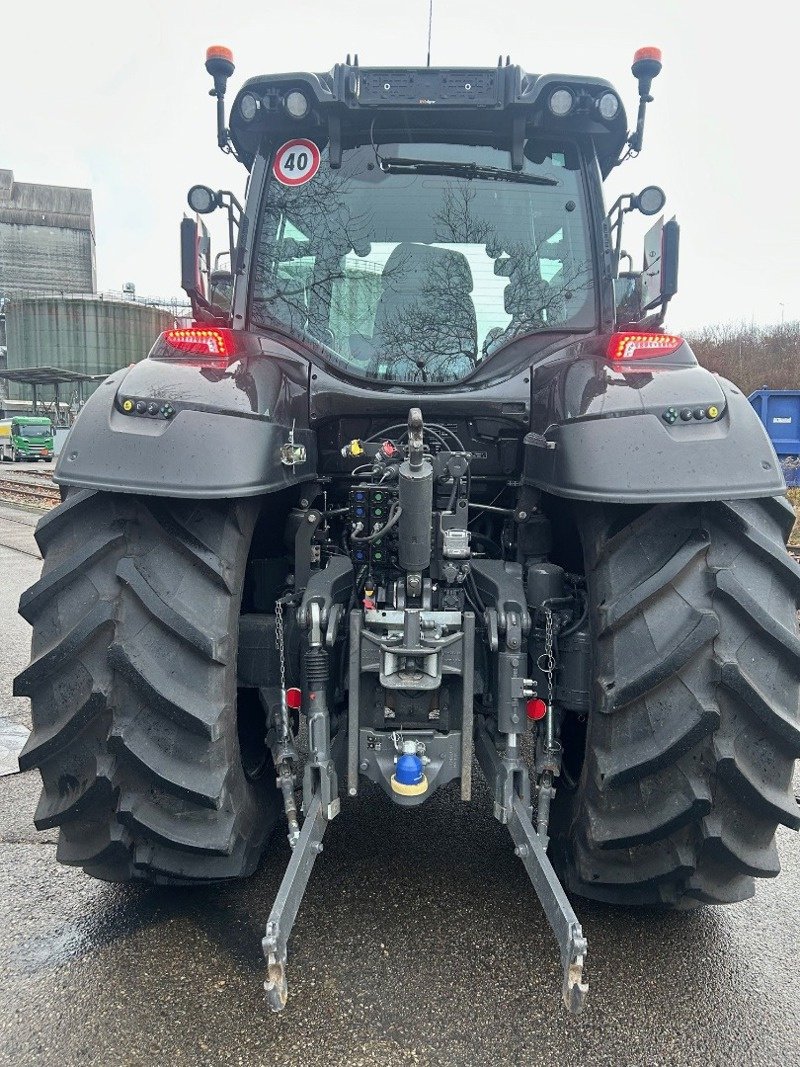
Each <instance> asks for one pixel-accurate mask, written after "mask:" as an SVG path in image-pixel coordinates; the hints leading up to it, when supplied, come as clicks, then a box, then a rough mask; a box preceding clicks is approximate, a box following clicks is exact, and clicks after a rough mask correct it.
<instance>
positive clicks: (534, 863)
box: [508, 796, 589, 1015]
mask: <svg viewBox="0 0 800 1067" xmlns="http://www.w3.org/2000/svg"><path fill="white" fill-rule="evenodd" d="M508 829H509V832H510V834H511V837H512V839H513V841H514V844H515V845H516V848H515V849H514V852H515V853H516V855H518V856H519V858H520V859H521V860H522V862H523V864H524V865H525V870H526V871H527V872H528V877H529V878H530V880H531V882H532V884H533V888H534V889H535V890H536V895H537V897H538V898H539V903H540V904H541V905H542V908H543V909H544V913H545V915H546V916H547V921H548V922H549V923H550V927H551V929H552V931H553V933H554V934H555V935H556V941H557V942H558V947H559V949H560V951H561V966H562V967H563V969H564V984H563V986H562V994H561V995H562V999H563V1001H564V1006H565V1007H566V1008H567V1010H568V1011H570V1012H572V1014H573V1015H578V1014H579V1012H581V1011H582V1010H583V1004H584V1000H585V998H586V994H587V992H588V990H589V986H588V985H587V984H586V983H584V982H583V980H582V979H583V964H584V960H585V959H586V949H587V945H586V938H585V937H584V936H583V930H582V928H581V924H580V923H579V922H578V919H577V917H576V915H575V912H574V911H573V910H572V905H571V904H570V902H569V901H568V900H567V894H566V893H565V892H564V889H563V886H562V885H561V883H560V882H559V880H558V877H557V875H556V872H555V871H554V870H553V867H552V864H551V863H550V860H549V859H548V858H547V853H546V852H545V850H544V848H543V846H542V842H541V841H540V839H539V835H538V834H537V833H536V830H535V829H534V828H533V823H532V822H531V820H530V818H529V817H528V813H527V811H526V809H525V807H524V805H523V803H522V801H521V800H520V798H519V797H518V796H515V797H514V801H513V807H512V813H511V818H510V819H509V821H508Z"/></svg>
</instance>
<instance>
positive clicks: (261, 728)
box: [15, 46, 800, 1012]
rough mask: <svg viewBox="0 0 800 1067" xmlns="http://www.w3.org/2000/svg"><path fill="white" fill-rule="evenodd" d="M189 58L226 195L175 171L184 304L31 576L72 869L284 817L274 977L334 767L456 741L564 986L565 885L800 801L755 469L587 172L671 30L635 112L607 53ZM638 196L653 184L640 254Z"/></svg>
mask: <svg viewBox="0 0 800 1067" xmlns="http://www.w3.org/2000/svg"><path fill="white" fill-rule="evenodd" d="M206 68H207V70H208V72H209V74H210V75H211V77H212V79H213V88H212V90H211V95H212V96H213V97H214V99H215V101H216V116H217V141H218V145H219V148H221V149H222V150H223V151H224V152H225V153H227V154H229V155H231V156H233V157H234V158H235V159H236V160H237V161H238V162H239V163H241V164H242V166H243V167H244V168H245V169H246V170H247V172H248V179H247V195H246V198H245V203H244V204H242V203H240V201H239V200H238V199H237V197H236V196H235V195H234V194H233V193H232V192H230V191H228V190H215V189H213V188H210V187H208V186H205V185H196V186H193V187H192V189H191V190H190V191H189V196H188V202H189V206H190V207H191V211H192V214H191V216H188V217H186V218H184V220H183V222H182V223H181V241H180V248H181V273H182V284H183V288H184V289H185V291H186V292H187V294H188V296H189V298H190V300H191V304H192V313H193V318H192V320H191V322H190V323H183V324H177V323H176V325H175V328H172V329H167V330H166V331H165V332H163V333H162V334H161V336H160V337H159V338H158V339H157V340H156V342H155V344H154V346H153V348H152V350H151V352H150V354H149V356H148V357H147V358H146V359H143V360H142V361H140V362H139V363H136V364H134V365H131V366H129V367H125V368H124V369H121V370H119V371H117V372H116V373H113V374H112V375H111V376H110V377H109V378H107V379H106V381H105V382H104V383H103V384H102V385H100V386H99V387H98V388H97V390H96V391H95V392H94V393H93V395H92V396H91V398H90V399H89V401H88V402H87V403H86V405H85V406H84V408H83V410H82V411H81V414H80V417H79V418H78V419H77V421H76V423H75V425H74V427H73V428H72V430H71V432H70V435H69V438H68V440H67V442H66V443H65V445H64V447H63V449H62V451H61V453H60V455H59V458H58V463H57V465H56V468H55V480H56V481H57V483H58V484H59V486H60V488H61V493H62V503H61V504H60V505H59V506H58V507H56V508H55V509H54V510H53V511H52V512H50V513H48V514H47V515H46V516H45V517H44V518H42V520H41V521H40V522H39V525H38V528H37V531H36V537H37V540H38V544H39V546H40V548H41V552H42V556H43V559H44V564H43V569H42V575H41V578H40V579H39V581H37V582H36V584H35V585H33V586H32V587H31V588H30V589H29V590H28V591H27V592H25V593H24V594H23V596H22V598H21V602H20V612H21V614H22V615H23V616H24V618H25V619H26V620H28V622H29V623H30V624H31V626H32V628H33V643H32V656H31V662H30V664H29V666H27V667H26V669H25V670H23V672H22V673H21V674H20V675H19V676H18V677H17V679H16V683H15V692H16V694H17V695H19V696H25V697H29V698H30V700H31V704H32V719H33V731H32V734H31V736H30V739H29V741H28V743H27V745H26V747H25V749H24V751H23V752H22V754H21V756H20V766H21V768H23V769H28V768H32V767H36V768H38V769H39V771H40V773H41V777H42V780H43V791H42V795H41V800H40V802H39V806H38V808H37V810H36V813H35V820H34V821H35V824H36V826H37V827H38V828H39V829H40V830H50V829H52V828H58V835H59V836H58V848H57V858H58V860H59V861H60V862H62V863H66V864H72V865H75V866H79V867H81V868H83V870H84V871H85V872H86V873H87V874H89V875H91V876H93V877H96V878H100V879H104V880H107V881H110V882H128V881H136V880H140V881H143V882H149V883H154V884H157V885H165V886H166V885H169V886H184V887H185V886H191V885H206V884H209V883H222V882H226V881H228V880H231V879H238V878H244V877H247V876H249V875H251V874H252V873H253V872H254V871H255V870H256V868H257V866H258V864H259V862H260V861H261V859H262V857H263V856H264V855H265V853H266V852H267V850H268V849H270V847H275V846H274V842H275V831H276V830H277V829H278V828H279V827H282V828H283V830H282V832H285V833H286V834H287V835H288V838H289V843H290V846H291V852H290V859H289V862H288V866H287V868H286V872H285V876H284V878H283V881H282V883H281V886H280V890H279V892H278V895H277V897H276V899H275V902H274V905H273V907H272V911H271V913H270V914H269V917H268V919H267V920H266V925H265V934H264V939H263V950H264V955H265V975H266V981H265V989H266V996H267V1000H268V1003H269V1005H270V1007H272V1008H273V1009H274V1010H280V1009H282V1008H283V1007H284V1005H285V1004H286V1002H287V994H288V985H287V976H286V963H287V944H288V940H289V935H290V932H291V929H292V926H293V923H294V922H295V919H296V917H297V915H298V912H299V909H300V906H301V903H302V899H303V895H304V892H305V890H306V886H307V884H308V880H309V876H310V873H311V870H312V867H313V866H314V864H315V862H316V861H317V860H318V858H319V856H320V854H321V852H322V847H323V837H324V835H325V832H326V829H327V827H328V825H329V824H330V822H331V821H332V820H333V819H335V818H336V817H337V815H338V814H339V811H340V808H341V806H342V804H345V805H346V804H348V803H349V801H350V798H353V797H357V796H358V795H359V794H362V795H365V796H366V797H367V798H368V801H369V806H370V807H373V808H375V809H378V808H379V807H381V806H384V805H387V804H395V805H399V806H401V807H405V808H414V807H418V806H420V805H423V804H425V803H427V802H428V801H429V800H430V799H431V797H433V796H434V794H437V793H439V791H440V790H447V789H449V790H450V791H451V792H456V794H457V795H458V796H460V798H461V800H462V801H463V802H464V803H469V802H470V801H471V800H472V796H473V787H474V784H473V771H474V767H473V764H474V763H475V765H476V766H477V767H479V768H480V771H481V773H482V775H483V777H484V778H485V779H486V783H487V786H488V795H489V797H490V803H491V805H492V810H493V815H494V818H496V819H497V820H498V821H499V822H500V823H501V824H503V825H504V826H505V827H506V828H507V829H508V832H509V836H510V842H509V847H511V845H513V847H514V852H515V853H516V855H517V856H518V857H519V859H520V861H521V862H522V864H523V865H524V868H525V871H526V872H527V875H528V876H529V878H530V881H531V883H532V885H533V887H534V889H535V891H536V894H537V896H538V898H539V901H540V902H541V905H542V908H543V910H544V913H545V915H546V917H547V919H548V921H549V924H550V926H551V927H552V930H553V933H554V935H555V939H556V942H557V945H558V950H559V952H560V957H561V963H562V967H563V989H562V996H563V1000H564V1003H565V1005H566V1007H567V1008H568V1009H569V1010H570V1011H572V1012H577V1011H579V1010H580V1009H581V1008H582V1006H583V1004H584V1001H585V997H586V992H587V983H586V981H585V977H584V965H585V961H586V954H587V940H586V937H585V935H584V932H583V928H582V926H581V923H580V921H579V919H578V917H577V915H576V912H575V910H574V906H579V905H578V901H579V900H580V899H581V898H588V899H591V900H597V901H603V902H606V903H607V904H612V905H617V906H620V907H632V906H638V907H642V906H645V907H648V908H652V909H664V908H672V909H695V908H699V907H701V906H704V905H711V904H729V903H734V902H736V901H741V900H744V899H746V898H748V897H750V896H751V895H752V894H753V892H754V879H755V878H764V877H773V876H775V875H777V874H778V871H779V861H778V856H777V853H776V848H775V832H776V827H777V826H778V825H779V824H783V825H785V826H788V827H791V828H794V829H797V828H798V827H800V807H798V804H797V802H796V800H795V797H794V795H793V792H792V773H793V768H794V762H795V759H796V758H797V757H798V756H799V755H800V700H799V697H800V640H799V639H798V628H797V608H798V599H799V598H800V567H798V565H797V564H796V563H795V562H794V561H793V560H792V558H791V557H790V556H789V555H788V554H787V551H786V547H785V542H786V538H787V535H788V532H789V530H790V528H791V527H792V524H793V521H794V515H793V512H792V508H791V507H790V505H789V504H788V502H787V500H786V495H785V484H784V480H783V477H782V475H781V469H780V466H779V464H778V462H777V460H776V456H775V452H774V450H773V448H772V445H771V443H770V441H769V439H768V437H767V435H766V433H765V432H764V429H763V427H762V425H761V423H760V422H759V420H758V417H757V416H756V414H755V412H754V411H753V409H752V407H751V406H750V404H749V403H748V401H747V397H746V396H743V395H742V393H741V392H740V390H739V389H737V388H736V386H735V385H734V384H732V383H731V382H729V381H726V380H725V379H723V378H720V377H718V376H716V375H713V374H711V373H709V372H708V371H706V370H704V369H703V368H702V367H701V366H699V364H698V362H697V360H696V358H695V356H694V354H693V353H692V350H691V347H690V345H689V344H688V343H687V341H686V340H685V339H684V338H683V337H681V336H680V335H679V334H674V333H669V332H667V331H666V328H665V325H664V323H665V315H666V311H667V307H668V304H669V302H670V300H671V298H672V297H673V296H674V295H675V293H676V292H677V274H678V240H679V229H678V224H677V222H676V221H675V219H670V220H668V221H666V222H665V221H664V217H663V214H662V209H663V207H664V203H665V195H664V193H663V192H662V190H661V189H659V188H658V187H656V186H648V187H647V188H645V189H643V190H641V191H639V192H638V193H630V194H626V195H623V196H620V197H619V198H618V199H617V200H616V201H615V203H614V204H613V205H612V207H611V208H610V209H608V208H607V207H606V205H605V204H604V194H603V183H604V180H605V179H606V178H607V177H608V176H609V174H611V172H612V171H614V169H615V168H616V167H617V166H619V165H620V164H621V163H623V162H624V161H625V160H627V159H629V158H631V157H634V156H636V155H637V154H638V153H639V152H640V151H641V149H642V143H643V137H644V127H645V116H646V112H647V106H648V104H649V103H650V102H651V100H652V83H653V79H654V78H655V77H656V75H657V74H658V73H659V71H660V70H661V54H660V52H659V50H658V49H656V48H650V47H648V48H643V49H640V50H639V51H638V52H637V53H636V55H635V58H634V62H633V66H632V72H633V75H634V77H635V79H636V81H637V83H638V108H637V112H636V119H635V122H631V123H630V128H629V123H628V121H627V119H626V113H625V108H624V106H623V102H622V98H621V96H620V94H619V93H618V92H617V90H616V89H614V87H613V86H612V85H611V84H609V83H608V82H607V81H605V80H603V79H602V78H595V77H590V76H567V75H562V74H529V73H527V72H526V71H525V70H524V69H522V68H521V67H520V66H517V65H514V64H512V63H511V62H510V60H509V59H508V58H506V60H505V61H503V59H502V57H501V58H500V60H499V61H498V63H497V65H496V66H487V67H459V68H442V67H431V66H426V67H415V68H409V67H380V68H378V67H367V66H361V65H360V63H359V60H358V57H357V56H356V57H353V58H352V59H351V57H350V56H348V57H347V60H346V61H345V62H344V63H339V64H337V65H336V66H334V67H333V69H332V71H330V72H329V73H326V74H312V73H302V72H301V73H290V74H280V75H276V74H270V75H265V76H259V77H254V78H251V79H250V80H248V81H246V82H245V83H244V84H243V85H242V86H241V88H240V89H239V91H238V93H237V94H236V96H235V99H234V100H233V103H232V105H231V106H230V108H229V109H228V110H227V112H226V103H225V99H226V90H227V85H228V81H229V79H230V77H231V76H232V74H233V72H234V64H233V59H232V55H231V53H230V51H229V50H228V49H226V48H223V47H221V46H214V47H212V48H211V49H209V51H208V54H207V58H206ZM214 211H219V212H221V213H222V214H221V215H220V216H218V218H219V219H220V221H221V222H222V220H223V219H224V230H225V232H226V234H227V238H228V247H227V249H224V250H223V252H222V253H220V254H218V255H217V256H216V258H213V257H212V255H211V239H210V235H209V230H208V228H207V226H206V224H205V222H204V216H206V215H209V214H210V213H212V212H214ZM634 212H638V213H640V214H643V215H645V216H654V217H656V216H658V217H657V218H655V221H654V222H653V223H652V225H651V228H650V230H649V231H648V232H647V235H646V237H645V238H644V247H643V250H642V255H641V269H634V261H633V257H631V256H630V255H628V254H627V253H625V252H624V251H623V245H622V234H623V224H624V221H625V218H626V216H628V215H630V214H631V213H634ZM220 229H223V226H220ZM637 259H638V256H637ZM626 261H627V263H626ZM623 265H627V267H628V269H625V270H623V269H621V267H622V266H623ZM482 788H483V787H482ZM481 795H484V796H485V795H486V794H485V793H482V794H481ZM478 799H480V797H478ZM412 825H413V822H412ZM271 841H272V846H271V844H270V842H271ZM319 862H320V864H323V865H324V859H320V860H319Z"/></svg>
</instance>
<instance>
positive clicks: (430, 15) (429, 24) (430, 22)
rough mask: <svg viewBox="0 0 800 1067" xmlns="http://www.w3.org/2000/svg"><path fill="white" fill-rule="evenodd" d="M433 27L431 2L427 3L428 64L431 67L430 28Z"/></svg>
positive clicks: (430, 0)
mask: <svg viewBox="0 0 800 1067" xmlns="http://www.w3.org/2000/svg"><path fill="white" fill-rule="evenodd" d="M432 25H433V0H429V2H428V63H427V66H430V65H431V26H432Z"/></svg>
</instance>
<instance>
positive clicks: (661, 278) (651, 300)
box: [642, 219, 680, 319]
mask: <svg viewBox="0 0 800 1067" xmlns="http://www.w3.org/2000/svg"><path fill="white" fill-rule="evenodd" d="M679 245H680V226H679V225H678V223H677V221H676V220H675V219H670V221H669V222H667V223H665V222H664V221H663V219H659V220H658V222H656V223H655V225H653V226H651V228H650V229H649V230H648V232H647V233H646V234H645V239H644V271H643V272H642V311H651V310H652V309H653V308H657V307H660V308H661V311H660V314H661V317H662V319H663V315H664V311H665V310H666V307H667V304H668V303H669V302H670V300H671V299H672V298H673V296H675V294H676V293H677V291H678V251H679Z"/></svg>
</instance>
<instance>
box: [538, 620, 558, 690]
mask: <svg viewBox="0 0 800 1067" xmlns="http://www.w3.org/2000/svg"><path fill="white" fill-rule="evenodd" d="M544 620H545V628H544V652H543V653H542V655H541V656H539V659H538V660H537V666H538V668H539V670H540V671H541V672H542V674H546V675H547V703H548V704H552V703H553V675H554V674H555V671H556V658H555V656H554V655H553V647H554V644H553V612H552V611H551V610H550V608H547V607H546V608H545V609H544Z"/></svg>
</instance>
